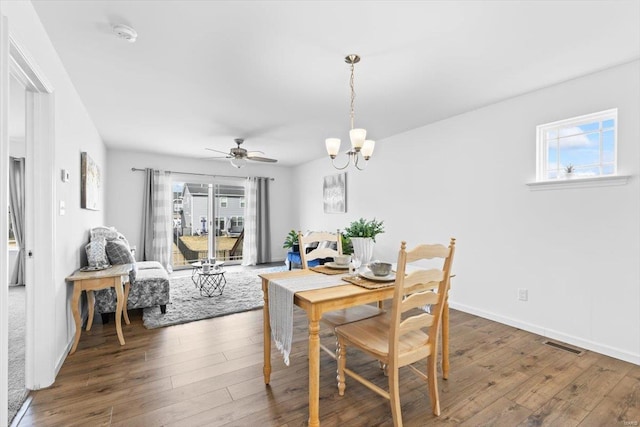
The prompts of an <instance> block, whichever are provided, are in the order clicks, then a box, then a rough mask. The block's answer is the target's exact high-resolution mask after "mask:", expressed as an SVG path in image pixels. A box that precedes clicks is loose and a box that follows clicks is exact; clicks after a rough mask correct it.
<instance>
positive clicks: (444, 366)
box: [442, 301, 449, 380]
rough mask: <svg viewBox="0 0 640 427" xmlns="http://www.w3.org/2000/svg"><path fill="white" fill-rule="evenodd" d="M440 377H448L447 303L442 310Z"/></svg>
mask: <svg viewBox="0 0 640 427" xmlns="http://www.w3.org/2000/svg"><path fill="white" fill-rule="evenodd" d="M442 379H445V380H446V379H449V303H448V302H447V301H445V303H444V306H443V311H442Z"/></svg>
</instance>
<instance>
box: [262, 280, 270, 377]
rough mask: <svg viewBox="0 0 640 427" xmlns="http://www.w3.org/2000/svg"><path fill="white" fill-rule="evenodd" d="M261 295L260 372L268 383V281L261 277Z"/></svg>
mask: <svg viewBox="0 0 640 427" xmlns="http://www.w3.org/2000/svg"><path fill="white" fill-rule="evenodd" d="M262 295H263V298H264V308H263V310H262V324H263V337H262V341H263V342H264V362H263V363H264V364H263V365H262V373H263V375H264V383H265V384H269V381H271V322H270V320H269V283H268V281H267V279H262Z"/></svg>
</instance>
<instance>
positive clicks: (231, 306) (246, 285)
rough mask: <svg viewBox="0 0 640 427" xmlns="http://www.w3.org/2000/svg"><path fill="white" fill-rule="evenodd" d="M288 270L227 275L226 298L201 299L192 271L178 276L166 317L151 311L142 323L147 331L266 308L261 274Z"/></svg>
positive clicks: (145, 313) (144, 313)
mask: <svg viewBox="0 0 640 427" xmlns="http://www.w3.org/2000/svg"><path fill="white" fill-rule="evenodd" d="M286 269H287V268H286V266H284V265H283V266H278V267H271V268H265V269H254V270H246V271H228V270H227V271H226V272H225V278H226V279H227V284H226V286H225V288H224V292H223V293H222V295H218V294H217V293H216V294H215V295H214V296H212V297H207V296H202V295H200V291H199V290H198V289H197V288H196V286H195V285H194V283H193V280H192V279H191V271H190V270H189V271H184V272H180V273H178V274H180V276H177V275H176V273H174V274H173V276H174V277H171V279H170V281H171V290H170V298H171V300H170V303H169V304H168V305H167V312H166V313H165V314H162V313H161V312H160V307H149V308H145V309H143V311H142V320H143V323H144V326H145V327H146V328H147V329H155V328H160V327H163V326H170V325H179V324H181V323H188V322H193V321H195V320H202V319H209V318H212V317H219V316H225V315H227V314H233V313H240V312H243V311H249V310H256V309H259V308H262V306H263V305H264V299H263V297H262V279H260V277H258V274H261V273H270V272H276V271H284V270H286Z"/></svg>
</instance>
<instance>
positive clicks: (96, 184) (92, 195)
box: [80, 151, 102, 211]
mask: <svg viewBox="0 0 640 427" xmlns="http://www.w3.org/2000/svg"><path fill="white" fill-rule="evenodd" d="M80 159H81V160H80V163H81V166H80V167H81V170H82V171H81V175H82V192H81V196H80V204H81V207H82V208H83V209H90V210H93V211H99V210H100V188H101V187H102V176H101V175H100V168H99V167H98V165H97V164H96V162H94V161H93V159H92V158H91V156H89V154H88V153H87V152H86V151H85V152H82V154H81V156H80Z"/></svg>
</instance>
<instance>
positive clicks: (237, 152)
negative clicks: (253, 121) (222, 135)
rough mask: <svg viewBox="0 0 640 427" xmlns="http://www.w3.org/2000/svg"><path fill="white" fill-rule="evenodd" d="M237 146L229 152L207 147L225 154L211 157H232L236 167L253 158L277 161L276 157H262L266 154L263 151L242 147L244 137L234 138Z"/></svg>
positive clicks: (271, 161) (269, 161) (262, 160)
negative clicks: (248, 149)
mask: <svg viewBox="0 0 640 427" xmlns="http://www.w3.org/2000/svg"><path fill="white" fill-rule="evenodd" d="M234 141H235V143H236V144H238V146H237V147H233V148H231V149H230V150H229V152H228V153H225V152H224V151H220V150H214V149H213V148H206V150H209V151H215V152H216V153H221V154H224V156H221V157H211V158H212V159H231V164H232V165H233V166H234V167H236V168H241V167H242V166H244V165H245V164H246V163H247V160H253V161H256V162H267V163H276V162H277V160H276V159H270V158H268V157H262V156H261V155H260V154H264V153H263V152H262V151H247V150H246V149H244V148H241V147H240V145H242V143H243V142H244V139H243V138H236V139H234Z"/></svg>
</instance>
